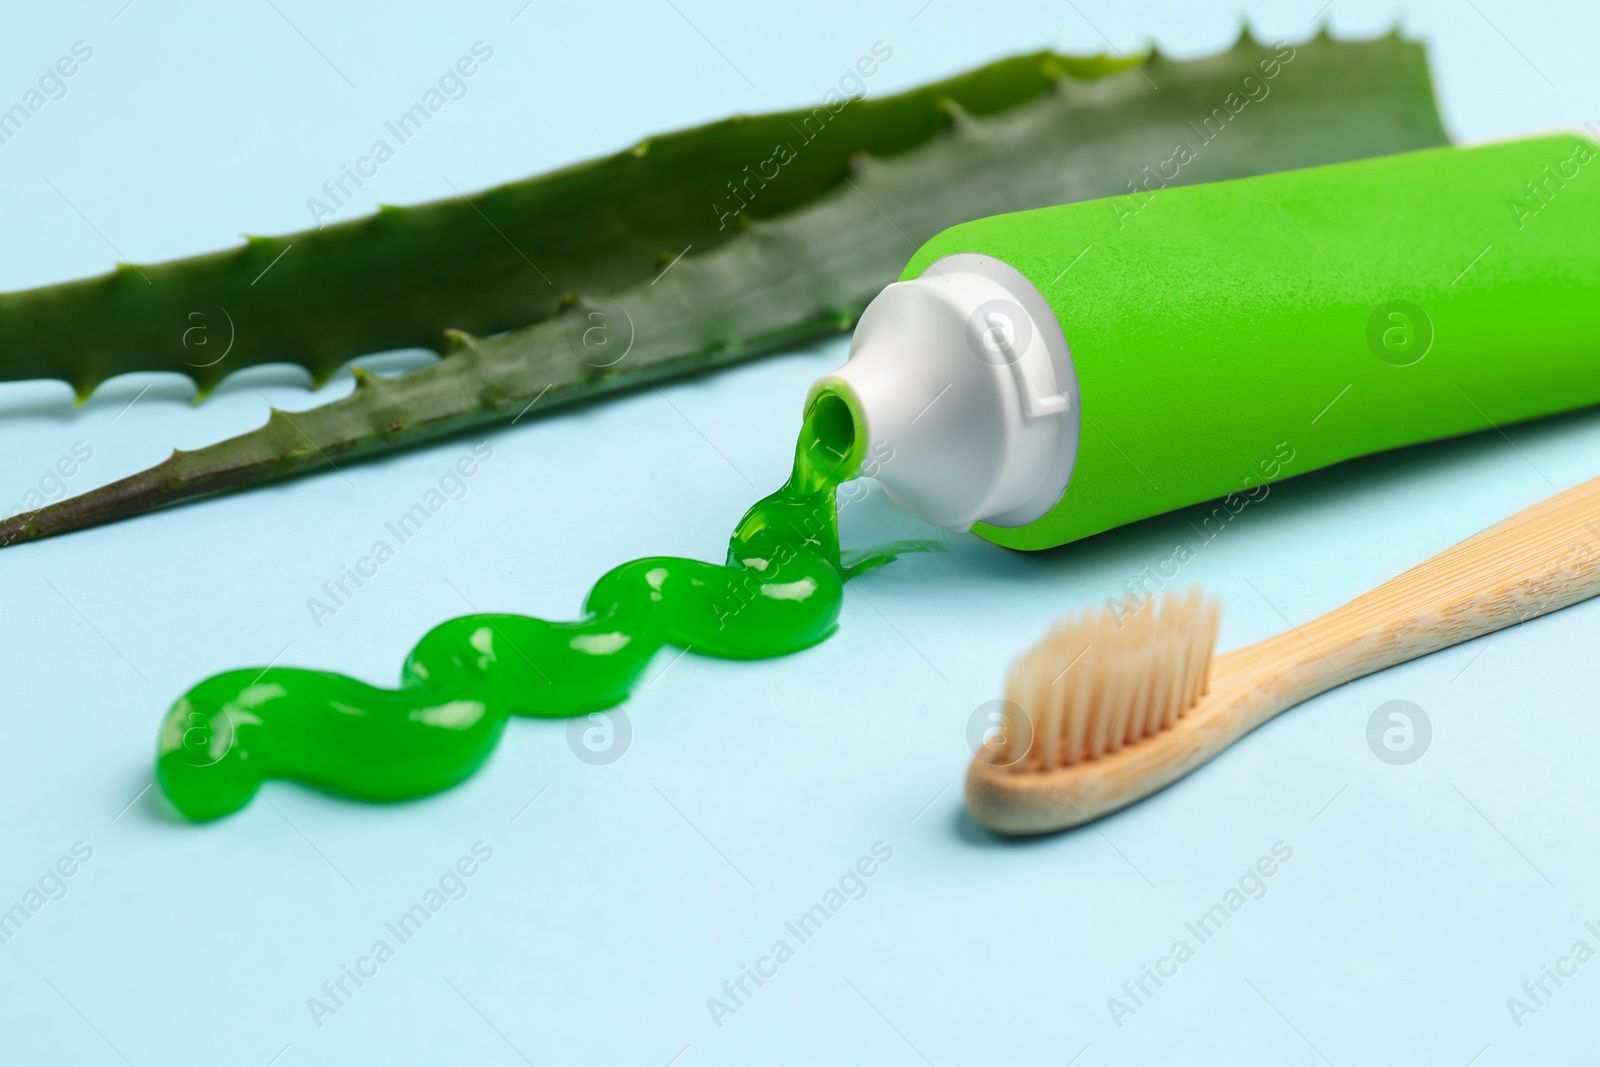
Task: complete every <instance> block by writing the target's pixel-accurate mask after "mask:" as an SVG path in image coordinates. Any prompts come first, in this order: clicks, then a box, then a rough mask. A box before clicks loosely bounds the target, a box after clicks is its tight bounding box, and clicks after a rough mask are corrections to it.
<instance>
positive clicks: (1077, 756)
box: [967, 589, 1221, 833]
mask: <svg viewBox="0 0 1600 1067" xmlns="http://www.w3.org/2000/svg"><path fill="white" fill-rule="evenodd" d="M1220 622H1221V609H1220V607H1219V606H1218V604H1217V602H1216V601H1215V600H1213V599H1211V598H1208V597H1206V596H1205V595H1204V594H1203V593H1201V591H1200V590H1199V589H1191V590H1189V591H1188V592H1187V593H1186V594H1184V595H1181V596H1180V595H1178V594H1175V593H1173V592H1171V591H1168V592H1167V593H1166V594H1165V595H1163V596H1161V597H1160V598H1159V599H1158V598H1156V597H1149V598H1146V599H1144V600H1134V599H1129V600H1127V601H1125V602H1123V603H1122V604H1116V603H1112V604H1108V605H1107V606H1106V607H1105V608H1103V609H1101V610H1098V611H1097V610H1089V611H1086V612H1084V613H1083V614H1082V615H1080V616H1077V617H1074V618H1068V619H1065V620H1063V621H1062V622H1060V623H1058V624H1057V625H1056V626H1055V627H1053V628H1052V629H1051V630H1050V632H1049V633H1047V634H1046V635H1045V636H1044V638H1043V639H1042V640H1041V641H1040V642H1039V643H1038V644H1036V645H1034V646H1033V647H1032V648H1030V649H1029V650H1028V651H1027V652H1025V653H1023V655H1022V657H1021V658H1020V659H1018V660H1017V662H1016V663H1015V664H1014V665H1013V666H1012V668H1011V673H1010V676H1009V677H1008V678H1007V680H1006V699H1005V704H1004V711H1003V713H1002V722H1001V727H1000V729H999V730H997V731H996V732H995V733H994V734H993V735H992V736H991V737H990V738H989V739H988V740H987V741H986V742H985V743H984V745H983V747H982V748H981V749H980V750H979V751H978V753H977V756H976V758H975V759H974V761H973V765H972V771H971V773H970V774H969V775H968V779H967V803H968V807H969V809H970V810H971V811H972V813H973V816H974V817H975V818H977V820H978V821H979V822H981V823H983V824H984V825H985V826H988V827H990V828H991V829H994V830H999V831H1001V832H1004V833H1041V832H1047V831H1049V830H1055V829H1061V828H1063V827H1065V826H1069V825H1074V824H1075V823H1078V822H1086V821H1088V819H1090V818H1092V817H1093V816H1094V815H1095V814H1096V812H1094V811H1084V812H1079V814H1081V816H1082V817H1081V818H1079V817H1074V810H1073V809H1074V808H1075V807H1076V805H1075V803H1074V801H1073V800H1072V796H1071V794H1072V793H1074V792H1076V789H1075V788H1067V789H1065V790H1063V789H1062V788H1060V786H1073V785H1075V783H1076V781H1077V780H1081V779H1083V778H1085V777H1086V776H1092V775H1094V774H1096V773H1097V772H1100V771H1105V770H1110V769H1111V765H1112V764H1120V763H1122V762H1125V760H1117V759H1112V757H1115V756H1117V755H1118V754H1119V753H1126V752H1127V750H1129V749H1130V748H1132V747H1134V746H1138V745H1140V744H1141V743H1145V742H1147V740H1148V739H1149V738H1152V737H1154V736H1155V735H1157V734H1159V733H1161V732H1162V731H1166V730H1170V729H1171V728H1172V727H1174V726H1175V725H1176V724H1177V723H1178V721H1179V720H1180V719H1181V718H1182V717H1183V716H1184V714H1185V713H1186V712H1188V711H1189V710H1190V709H1192V708H1193V707H1194V706H1195V705H1196V704H1197V703H1198V702H1199V701H1200V699H1201V697H1203V696H1204V695H1205V693H1206V688H1207V682H1208V678H1209V675H1210V671H1211V659H1212V651H1213V649H1214V647H1215V645H1216V640H1217V628H1218V625H1219V623H1220ZM1041 799H1043V800H1044V801H1047V802H1048V803H1046V804H1045V805H1044V807H1046V808H1048V809H1050V810H1049V811H1045V810H1042V809H1041V805H1040V803H1039V801H1040V800H1041ZM1063 801H1065V805H1063V804H1062V802H1063ZM1091 807H1093V805H1091Z"/></svg>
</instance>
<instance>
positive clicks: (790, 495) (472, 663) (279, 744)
mask: <svg viewBox="0 0 1600 1067" xmlns="http://www.w3.org/2000/svg"><path fill="white" fill-rule="evenodd" d="M859 430H860V425H859V423H858V420H857V416H856V415H855V412H854V409H853V408H852V406H851V404H850V403H849V402H848V401H847V400H846V399H845V398H844V397H842V396H840V395H838V394H835V393H830V392H824V393H820V394H818V395H817V396H816V397H815V398H814V399H813V400H812V402H811V404H810V406H809V407H808V409H807V412H806V418H805V422H804V425H803V427H802V429H801V432H800V440H799V442H798V443H797V444H796V446H795V457H794V469H793V472H792V473H791V474H790V476H789V481H788V482H787V483H786V484H785V485H784V486H783V487H782V488H781V489H779V490H778V491H777V492H776V493H773V494H772V495H770V496H768V497H765V498H763V499H762V500H760V501H758V502H757V503H756V505H755V506H754V507H752V508H751V509H750V510H749V511H748V512H747V513H746V514H745V516H744V518H743V519H741V520H740V521H739V525H738V526H737V527H736V528H735V529H734V532H733V536H732V538H731V539H730V540H729V543H728V562H727V564H726V565H724V566H720V567H719V566H717V565H715V564H711V563H702V562H699V561H697V560H690V559H677V558H674V557H671V556H652V557H649V558H646V559H636V560H634V561H632V562H631V563H624V564H622V565H621V566H620V567H617V568H615V569H613V570H612V571H610V572H609V573H607V574H606V575H605V576H604V577H603V578H601V579H600V581H599V582H597V583H596V584H595V586H594V588H593V589H592V590H590V592H589V596H588V598H587V600H586V601H585V602H584V614H583V618H582V619H580V620H579V621H577V622H546V621H545V620H543V619H534V618H528V617H526V616H522V615H466V616H463V617H461V618H458V619H451V620H450V621H448V622H445V623H442V624H440V625H439V626H436V627H434V628H433V629H432V630H430V631H429V632H428V633H427V634H426V635H425V636H424V637H423V638H422V640H421V641H420V642H419V643H418V644H417V646H416V648H414V649H412V650H411V654H410V655H409V656H408V657H406V661H405V665H404V667H403V668H402V669H401V672H400V687H399V688H398V689H384V688H381V687H379V686H373V685H368V684H366V683H365V682H361V681H357V680H356V679H354V678H349V677H346V676H344V675H341V674H333V673H330V672H326V671H313V670H303V669H299V668H293V667H269V668H267V669H265V670H261V669H253V668H252V669H245V670H235V671H228V672H226V673H223V674H218V675H215V676H213V677H211V678H208V679H206V680H205V681H203V682H201V683H200V684H199V685H197V686H195V687H194V688H193V689H191V690H189V692H187V693H185V694H184V695H183V696H182V697H181V698H180V699H179V700H178V701H177V703H175V704H174V705H173V706H172V710H171V711H169V712H168V713H167V717H166V720H165V721H164V722H163V723H162V727H161V739H160V744H159V747H158V750H157V755H156V781H157V782H159V783H160V784H161V788H162V791H163V792H165V793H166V795H167V796H168V798H170V799H171V801H172V803H173V804H174V805H175V806H176V807H177V808H178V810H179V811H181V812H182V813H183V814H184V815H186V816H188V817H189V818H191V819H196V820H202V819H214V818H217V817H219V816H222V815H227V814H229V813H231V812H234V811H237V810H239V809H240V808H242V807H244V805H245V804H247V803H249V801H250V798H251V797H252V796H253V795H254V794H255V791H256V789H257V787H258V786H260V784H261V782H262V780H263V779H265V778H293V779H296V780H298V781H301V782H305V783H308V784H310V785H314V786H317V787H320V788H323V789H326V790H329V791H332V792H336V793H342V794H345V795H347V796H352V797H358V798H361V799H363V800H375V801H388V800H403V799H406V798H409V797H418V796H423V795H425V794H428V793H432V792H436V791H437V790H440V789H444V788H447V787H449V786H452V785H455V784H456V783H457V782H460V781H462V780H463V779H465V778H467V777H468V776H469V775H471V774H472V773H473V772H474V771H476V770H477V769H478V767H479V766H480V765H481V764H482V763H483V762H484V760H486V759H487V758H488V757H489V753H490V752H492V751H493V750H494V746H495V744H496V743H497V742H498V741H499V739H500V733H501V731H502V730H504V728H505V723H506V719H507V717H508V716H510V715H513V714H516V715H531V716H536V717H540V718H560V717H565V716H572V715H581V714H584V713H586V712H592V711H599V710H601V709H604V708H609V707H612V706H613V705H615V704H619V703H621V702H622V701H623V700H625V699H627V696H628V692H629V690H631V689H632V688H633V685H634V683H635V682H637V681H638V679H639V676H640V675H641V674H642V673H644V670H645V667H646V666H647V665H648V664H649V662H650V659H651V657H653V656H654V655H655V654H656V653H657V652H659V651H660V650H661V649H662V648H663V647H664V646H666V645H675V646H677V647H680V648H684V649H692V650H693V651H694V652H696V653H698V654H700V655H703V656H718V657H721V658H724V659H757V658H762V657H767V656H782V655H786V654H788V653H790V652H798V651H799V650H800V649H803V648H807V647H809V646H811V645H814V644H816V643H817V642H819V641H821V640H823V639H824V638H826V637H828V636H829V635H830V634H832V633H833V631H834V630H835V629H836V628H837V626H838V621H839V610H840V606H841V603H842V601H843V598H844V581H845V578H846V577H849V576H853V575H855V574H857V573H860V571H861V570H864V569H866V567H868V566H872V565H875V564H878V563H884V562H888V560H889V559H892V558H894V553H895V551H905V550H908V549H910V548H913V547H919V546H909V545H907V546H898V545H897V546H890V548H888V549H886V550H880V551H879V552H877V553H875V554H872V555H869V556H868V557H867V558H866V559H865V560H863V561H862V562H858V563H855V564H854V565H853V566H850V567H848V568H846V567H845V566H844V565H843V564H842V563H841V560H840V553H839V526H838V512H837V508H836V504H835V493H834V490H835V489H836V488H837V487H838V486H839V485H840V484H841V483H842V482H845V481H848V480H849V479H851V478H853V477H855V476H856V474H857V472H858V470H859V468H860V465H861V460H862V453H863V451H864V447H865V442H864V438H865V435H864V434H863V433H860V432H858V431H859Z"/></svg>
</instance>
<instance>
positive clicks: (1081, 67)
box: [0, 56, 1124, 398]
mask: <svg viewBox="0 0 1600 1067" xmlns="http://www.w3.org/2000/svg"><path fill="white" fill-rule="evenodd" d="M1045 58H1046V57H1044V56H1020V57H1016V58H1012V59H1005V60H1001V61H1000V62H997V63H993V64H990V65H988V66H985V67H981V68H979V69H977V70H974V71H971V72H969V73H965V74H961V75H959V76H957V77H954V78H951V79H949V80H946V81H942V82H939V83H936V84H933V85H928V86H925V87H922V88H918V89H914V90H911V91H909V92H905V93H901V94H898V95H894V96H886V97H884V98H882V99H870V100H861V101H857V102H853V103H850V104H849V105H847V106H843V107H842V108H840V110H839V111H838V112H837V114H832V113H830V112H829V110H828V109H826V108H824V109H821V110H816V111H813V110H797V111H788V112H779V113H774V114H769V115H758V116H750V117H746V116H738V117H735V118H731V119H728V120H726V121H723V122H717V123H713V124H711V125H707V126H702V127H699V128H695V129H689V130H684V131H681V132H677V133H670V134H666V135H663V136H658V137H654V138H651V139H649V140H646V141H643V142H641V143H640V144H638V145H636V146H634V147H633V148H631V149H628V150H625V151H622V152H619V153H617V154H615V155H612V156H607V157H605V158H602V159H596V160H592V161H589V162H585V163H580V164H578V165H576V166H572V167H568V168H565V169H562V170H558V171H555V172H553V173H549V174H545V175H540V176H538V177H534V178H530V179H527V180H525V181H520V182H515V183H513V184H509V185H504V186H500V187H498V188H495V189H491V190H489V191H487V192H484V193H481V194H476V195H473V196H470V197H464V198H454V199H450V200H442V201H438V202H435V203H428V204H422V205H419V206H416V207H407V208H395V207H383V208H381V209H380V210H379V211H378V212H377V213H376V214H373V215H370V216H368V217H366V218H362V219H358V220H355V221H351V222H348V223H341V224H337V225H329V226H326V227H324V228H322V229H320V230H308V231H304V232H301V233H293V234H288V235H285V236H282V237H251V238H248V239H247V240H246V242H245V243H244V244H243V245H241V246H239V247H237V248H234V249H230V250H228V251H224V252H218V253H215V254H212V255H206V256H201V257H197V258H193V259H185V260H179V261H175V262H171V263H165V264H156V265H148V266H146V265H141V266H139V267H138V268H137V269H136V268H134V267H132V266H128V265H123V266H121V267H119V268H118V269H116V270H114V271H112V272H110V273H109V274H106V275H103V276H100V277H96V278H90V279H86V280H83V281H77V282H71V283H67V284H64V285H56V286H51V287H47V288H42V289H33V290H28V291H25V292H16V293H9V294H3V295H0V380H22V379H36V378H55V379H61V380H65V381H66V382H68V383H69V384H70V385H72V387H73V388H74V390H76V392H77V393H78V395H79V397H80V398H81V397H86V396H87V395H88V394H89V393H90V392H91V391H92V390H93V389H94V387H95V386H96V385H98V384H99V383H100V382H102V381H104V380H105V379H106V378H108V377H110V376H112V375H114V374H122V373H126V372H130V371H158V370H159V371H177V372H179V373H181V374H187V375H188V376H189V377H191V378H193V379H194V380H195V382H196V384H197V385H198V387H199V389H200V392H201V394H202V395H203V394H205V393H206V392H208V391H209V390H210V389H211V388H212V387H214V386H215V385H216V384H217V383H218V382H219V381H221V380H222V378H223V377H224V376H226V375H227V374H229V373H231V372H233V371H235V370H239V369H240V368H243V367H247V366H251V365H254V364H259V363H267V362H288V363H296V364H299V365H301V366H303V367H305V368H306V369H307V370H308V371H310V373H311V376H312V379H313V381H315V382H318V383H320V382H321V381H323V380H325V379H326V378H327V377H328V376H330V375H331V374H332V373H333V372H334V371H335V370H337V369H338V368H339V367H341V366H343V365H344V364H345V363H346V362H348V361H349V360H350V359H352V358H354V357H357V356H362V355H367V354H370V353H373V352H382V351H388V350H392V349H397V348H413V347H420V348H431V349H434V350H435V351H439V350H441V349H442V347H443V345H444V337H445V331H446V330H447V329H450V328H455V329H460V330H467V331H471V332H473V333H478V334H494V333H499V332H503V331H505V330H511V329H517V328H519V327H523V326H527V325H529V324H530V323H533V322H538V321H540V320H542V319H545V318H548V317H549V316H551V315H553V314H554V313H555V312H556V310H557V309H558V307H559V306H560V304H561V301H562V299H563V297H565V296H567V295H568V294H571V293H575V292H585V293H607V292H616V291H619V290H621V289H624V288H626V287H627V286H630V285H633V284H635V283H638V282H642V281H647V280H648V279H649V278H651V277H653V276H654V275H655V273H656V272H657V271H659V270H660V269H661V266H662V260H661V257H662V256H663V254H666V255H669V256H670V255H674V254H676V253H678V252H679V251H681V250H682V249H684V248H685V247H687V246H691V245H692V246H693V248H694V249H695V251H696V252H701V253H704V252H708V251H711V250H712V249H714V248H715V247H717V246H718V245H719V244H721V243H723V242H725V241H727V240H729V239H731V238H732V237H733V236H734V235H735V234H736V233H737V228H736V226H735V225H734V224H733V222H732V221H731V220H729V219H724V218H721V217H719V214H718V211H717V208H716V207H715V206H714V205H721V206H722V207H723V208H725V209H726V208H730V207H731V208H735V209H737V205H738V203H739V201H737V200H735V199H734V197H733V196H732V194H731V193H730V191H729V189H728V183H729V182H739V181H742V180H744V179H745V178H746V171H745V168H746V167H751V168H754V167H755V166H756V165H758V164H759V163H760V162H761V161H763V160H766V159H768V158H769V157H770V156H771V155H772V151H773V146H774V145H775V144H776V143H777V142H779V141H783V140H787V141H794V140H796V139H797V137H798V136H800V134H799V133H797V131H807V132H811V133H813V134H814V139H813V140H811V141H810V142H809V143H807V145H806V149H805V151H804V152H803V153H800V154H799V155H798V157H797V158H796V159H795V160H794V161H793V162H792V163H790V164H788V165H786V166H784V167H783V170H782V173H781V176H780V179H779V180H775V181H772V182H769V183H767V184H766V187H765V188H761V189H759V195H757V196H755V197H754V199H752V200H750V201H749V202H748V214H749V215H750V217H751V218H755V219H760V218H766V217H769V216H772V215H776V214H781V213H783V212H785V211H787V210H789V209H791V208H793V207H796V206H798V205H801V204H804V203H807V202H808V201H810V200H812V199H813V198H815V197H816V196H817V195H818V194H819V193H820V192H822V191H823V190H825V189H827V188H829V187H831V186H833V185H836V184H838V181H839V178H840V176H841V175H842V174H843V173H844V171H845V168H846V166H847V165H848V161H849V159H850V158H851V157H852V156H854V155H855V154H857V153H859V152H870V153H873V154H874V155H881V156H888V155H894V154H895V153H898V152H902V151H905V150H907V149H909V148H912V147H914V146H916V145H918V144H921V143H924V142H926V141H927V140H929V139H930V138H932V137H933V136H934V135H935V134H937V133H938V132H939V130H940V129H941V128H942V125H943V117H942V114H941V112H940V109H939V101H940V100H943V99H950V100H954V101H956V102H957V103H958V104H959V105H960V106H961V107H962V108H964V109H966V110H968V111H970V112H972V113H974V114H988V113H993V112H997V111H1003V110H1006V109H1008V108H1011V107H1014V106H1016V105H1017V104H1019V103H1021V102H1024V101H1026V100H1029V99H1032V98H1034V97H1037V96H1038V95H1039V94H1040V93H1042V92H1043V91H1044V90H1045V89H1046V87H1048V86H1049V84H1050V83H1051V80H1052V76H1053V72H1051V71H1049V70H1047V69H1046V64H1045V63H1044V62H1043V60H1044V59H1045ZM1051 62H1053V63H1054V64H1055V65H1056V66H1057V67H1059V68H1061V69H1063V70H1065V71H1067V72H1069V73H1072V74H1074V75H1075V76H1079V77H1092V76H1096V75H1099V74H1102V73H1105V72H1107V71H1110V70H1114V69H1118V68H1120V67H1122V66H1124V64H1123V63H1122V62H1121V61H1114V60H1105V59H1095V58H1087V59H1071V58H1065V57H1055V58H1054V59H1052V60H1051ZM346 188H348V189H353V186H347V187H346ZM751 188H756V186H754V185H752V186H751ZM319 195H320V194H319ZM736 215H737V210H735V217H736ZM280 256H282V257H283V258H282V261H281V262H279V261H278V257H280ZM269 266H270V267H271V270H270V271H268V268H269ZM263 271H267V273H265V274H263ZM258 279H259V280H258ZM223 310H225V311H226V313H227V317H228V318H229V319H230V320H231V321H232V323H233V327H234V328H233V331H232V333H233V337H234V344H233V346H232V349H231V351H230V352H229V353H228V357H227V358H226V359H225V360H223V361H221V362H219V363H210V360H209V356H210V353H209V352H201V351H193V350H190V349H188V348H186V347H185V346H184V343H183V342H184V338H185V336H186V335H185V330H187V329H189V328H190V327H191V326H193V325H194V322H195V321H196V320H194V319H191V318H190V317H189V316H190V315H191V313H195V312H199V313H202V314H205V315H208V316H211V317H212V319H213V320H214V321H215V322H217V323H221V322H222V321H223V315H222V314H221V311H223ZM219 328H220V327H219Z"/></svg>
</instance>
